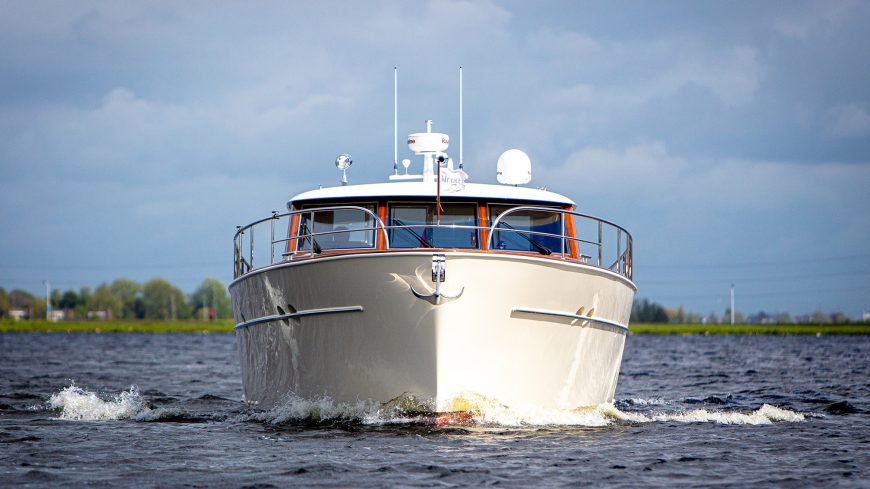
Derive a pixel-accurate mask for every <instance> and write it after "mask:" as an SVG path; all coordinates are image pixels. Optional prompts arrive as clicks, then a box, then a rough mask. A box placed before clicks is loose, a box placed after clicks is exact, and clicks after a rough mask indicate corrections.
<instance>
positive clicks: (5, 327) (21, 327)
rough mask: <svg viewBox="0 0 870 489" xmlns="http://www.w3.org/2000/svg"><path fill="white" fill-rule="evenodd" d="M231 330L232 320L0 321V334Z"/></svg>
mask: <svg viewBox="0 0 870 489" xmlns="http://www.w3.org/2000/svg"><path fill="white" fill-rule="evenodd" d="M9 332H21V333H24V332H42V333H232V332H233V321H232V319H219V320H216V321H147V320H143V321H59V322H56V323H53V322H50V321H0V333H9Z"/></svg>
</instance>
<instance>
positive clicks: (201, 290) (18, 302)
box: [0, 277, 233, 320]
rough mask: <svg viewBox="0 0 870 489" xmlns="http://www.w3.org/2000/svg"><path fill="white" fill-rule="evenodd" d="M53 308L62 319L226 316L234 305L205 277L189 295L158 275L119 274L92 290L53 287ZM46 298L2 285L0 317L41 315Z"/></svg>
mask: <svg viewBox="0 0 870 489" xmlns="http://www.w3.org/2000/svg"><path fill="white" fill-rule="evenodd" d="M50 302H51V308H52V310H53V311H63V312H62V316H63V319H75V320H82V319H124V320H126V319H157V320H160V319H227V318H232V317H233V310H232V303H231V302H230V297H229V294H227V289H226V287H225V286H224V284H223V283H222V282H221V281H220V280H217V279H214V278H207V279H205V280H203V281H202V283H201V284H200V285H199V286H198V287H197V288H196V290H195V291H194V292H193V293H192V294H189V295H185V294H184V293H183V292H182V291H181V289H179V288H178V287H175V286H174V285H172V284H170V283H169V282H167V281H166V280H164V279H162V278H159V277H158V278H153V279H151V280H148V281H147V282H145V283H142V284H140V283H138V282H135V281H133V280H130V279H127V278H119V279H117V280H115V281H113V282H112V283H102V284H100V285H99V286H97V287H96V288H95V289H93V290H92V289H91V288H90V287H81V288H80V289H79V290H77V291H76V290H73V289H69V290H66V291H63V292H61V291H60V290H59V289H54V290H52V291H51V296H50ZM45 309H46V299H45V297H39V296H36V295H34V294H32V293H30V292H27V291H26V290H21V289H15V290H12V291H11V292H6V290H5V289H3V288H2V287H0V318H9V317H11V316H12V313H13V311H23V312H24V313H25V314H26V316H28V317H29V318H31V319H45V317H46V310H45Z"/></svg>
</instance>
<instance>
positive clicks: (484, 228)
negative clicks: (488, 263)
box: [477, 201, 489, 251]
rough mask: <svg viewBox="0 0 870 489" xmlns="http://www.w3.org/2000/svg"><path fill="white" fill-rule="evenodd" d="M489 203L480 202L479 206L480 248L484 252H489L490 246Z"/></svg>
mask: <svg viewBox="0 0 870 489" xmlns="http://www.w3.org/2000/svg"><path fill="white" fill-rule="evenodd" d="M486 206H487V203H486V202H485V201H480V202H479V203H478V205H477V223H478V224H477V225H478V226H480V246H479V248H480V249H481V250H482V251H486V250H488V249H489V248H488V246H487V245H488V244H489V214H488V213H487V207H486Z"/></svg>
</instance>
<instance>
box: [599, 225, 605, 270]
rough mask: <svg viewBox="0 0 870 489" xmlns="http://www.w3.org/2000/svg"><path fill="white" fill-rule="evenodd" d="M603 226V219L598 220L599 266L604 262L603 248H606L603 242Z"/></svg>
mask: <svg viewBox="0 0 870 489" xmlns="http://www.w3.org/2000/svg"><path fill="white" fill-rule="evenodd" d="M601 226H602V224H601V221H598V266H599V267H600V266H601V264H602V263H603V260H602V251H601V250H602V248H604V243H602V242H601V239H602V234H603V232H602V229H601Z"/></svg>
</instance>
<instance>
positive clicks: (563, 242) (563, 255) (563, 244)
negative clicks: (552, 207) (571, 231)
mask: <svg viewBox="0 0 870 489" xmlns="http://www.w3.org/2000/svg"><path fill="white" fill-rule="evenodd" d="M560 217H561V219H559V221H560V222H561V223H562V233H561V234H562V259H563V260H564V259H565V213H564V212H561V213H560Z"/></svg>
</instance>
